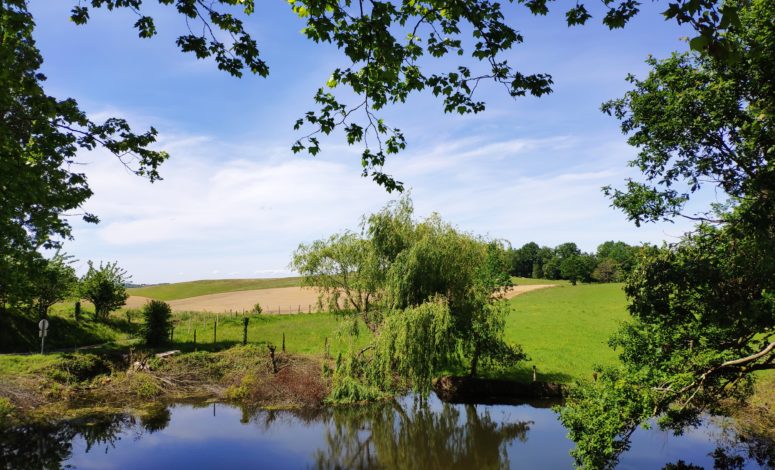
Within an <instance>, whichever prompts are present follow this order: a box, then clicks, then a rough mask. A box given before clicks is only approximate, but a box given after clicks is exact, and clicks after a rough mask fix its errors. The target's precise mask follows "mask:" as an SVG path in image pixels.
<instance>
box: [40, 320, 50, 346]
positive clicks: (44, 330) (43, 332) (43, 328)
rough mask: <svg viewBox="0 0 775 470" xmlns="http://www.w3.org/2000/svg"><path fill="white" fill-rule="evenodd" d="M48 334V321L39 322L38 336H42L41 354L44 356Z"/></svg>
mask: <svg viewBox="0 0 775 470" xmlns="http://www.w3.org/2000/svg"><path fill="white" fill-rule="evenodd" d="M47 334H48V320H46V319H45V318H44V319H43V320H41V321H39V322H38V336H40V353H41V354H44V348H45V345H46V335H47Z"/></svg>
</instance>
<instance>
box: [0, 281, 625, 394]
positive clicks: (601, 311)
mask: <svg viewBox="0 0 775 470" xmlns="http://www.w3.org/2000/svg"><path fill="white" fill-rule="evenodd" d="M298 282H299V278H284V279H252V280H221V281H195V282H186V283H179V284H167V285H160V286H151V287H145V288H139V289H131V290H130V292H131V293H132V295H144V296H149V297H153V298H159V299H176V298H185V297H190V296H195V295H204V294H207V293H215V292H229V291H233V290H247V289H258V288H270V287H282V286H289V285H298ZM514 282H515V284H516V285H531V284H556V285H557V286H556V287H552V288H547V289H541V290H537V291H533V292H528V293H525V294H522V295H519V296H517V297H514V298H512V299H510V300H509V301H508V302H509V304H510V305H511V310H512V311H511V313H510V314H509V316H508V318H507V323H506V339H507V340H508V341H509V342H512V343H518V344H521V345H522V346H523V348H524V350H525V352H526V353H527V354H528V356H529V357H530V360H529V361H527V362H524V363H521V364H520V365H519V366H518V367H515V368H513V369H510V370H505V371H498V372H497V373H495V372H489V373H488V372H487V371H486V370H482V372H483V373H484V374H485V375H493V376H498V377H504V378H516V379H519V380H523V381H529V380H530V379H531V375H532V372H531V367H532V366H533V365H535V366H536V367H537V370H538V376H539V379H540V380H547V381H555V382H564V383H570V382H573V381H574V380H577V379H588V378H590V377H591V374H592V368H593V366H594V365H595V364H611V363H613V362H614V361H615V360H616V353H615V351H613V350H611V349H610V348H609V347H608V345H607V340H608V337H609V336H610V335H611V333H613V332H614V331H615V330H616V328H617V326H618V324H619V323H620V322H621V321H623V320H624V319H625V318H626V309H625V296H624V292H623V291H622V286H621V284H580V285H577V286H570V285H569V284H568V283H567V282H566V281H548V280H542V279H523V278H515V279H514ZM86 307H87V309H88V306H86ZM71 310H72V306H71V305H69V304H68V305H63V306H60V307H58V308H55V309H53V311H52V313H51V321H52V326H51V329H50V336H49V337H48V338H47V344H48V345H49V347H50V348H51V349H57V348H62V349H65V348H72V347H75V346H85V345H92V344H99V343H109V342H112V343H114V344H113V345H112V346H113V347H123V348H126V346H127V345H129V344H132V343H137V342H138V341H139V340H133V339H132V337H133V336H134V335H135V334H136V332H137V330H138V327H139V322H140V321H141V320H140V318H139V317H138V314H137V313H136V312H133V316H132V318H131V322H129V321H128V319H127V317H126V312H125V311H118V312H115V313H114V314H113V315H112V317H111V319H110V322H109V323H106V324H103V323H98V322H94V321H93V320H90V315H89V314H88V313H85V315H84V319H82V320H81V321H79V322H77V323H76V322H75V321H74V319H73V318H72V311H71ZM243 318H245V317H243V316H242V315H236V316H235V315H229V314H225V313H222V314H219V315H218V314H213V313H204V312H178V313H175V314H174V323H175V329H174V332H173V342H172V344H170V345H169V346H168V347H167V348H166V349H180V350H183V351H193V350H194V349H197V350H221V349H224V348H228V347H230V346H234V345H237V344H241V343H242V335H243ZM247 318H248V342H249V343H251V344H258V345H262V344H266V343H270V342H271V343H273V344H274V345H276V346H277V348H278V351H279V350H280V348H281V345H282V337H283V333H285V345H286V350H287V351H288V352H291V353H294V354H302V355H311V356H322V355H323V354H324V347H325V344H326V339H328V344H329V352H330V354H331V355H332V356H336V354H337V353H338V352H340V351H345V350H346V349H347V347H348V341H349V339H348V338H347V337H346V336H345V335H341V334H339V332H340V330H341V325H342V323H341V321H340V320H339V319H338V318H337V316H336V315H333V314H329V313H313V314H297V315H267V314H263V315H255V314H253V315H248V316H247ZM216 319H217V321H218V326H217V331H216V341H215V343H213V323H214V322H215V321H216ZM27 323H29V322H25V323H24V324H23V325H22V324H17V325H5V326H13V330H14V334H13V336H14V337H16V338H19V337H22V336H24V337H25V338H26V339H25V342H24V344H19V345H16V347H15V348H14V349H12V350H13V351H27V352H35V351H36V350H37V348H39V344H40V343H39V342H38V338H37V328H36V325H35V324H33V323H29V324H27ZM22 329H23V330H24V331H28V330H29V331H33V332H34V334H27V335H20V331H21V330H22ZM16 330H18V331H16ZM29 331H28V333H29ZM194 331H196V335H197V338H196V339H197V341H196V344H195V343H194ZM6 332H9V334H10V332H11V329H10V328H9V329H6ZM360 332H361V334H360V336H359V338H358V339H357V340H356V343H357V344H356V346H361V345H365V344H366V343H367V342H368V339H369V337H370V335H371V333H370V332H369V331H368V330H367V329H366V328H365V327H363V326H362V327H361V328H360ZM108 347H111V346H110V345H109V346H108ZM4 351H9V349H7V348H5V349H4ZM53 356H54V355H49V356H46V358H47V359H43V358H42V357H41V356H39V355H35V354H33V355H30V356H16V355H0V373H13V372H14V371H18V370H20V368H21V369H24V368H26V367H35V359H34V358H36V357H37V358H40V359H41V360H42V361H49V360H50V359H48V358H50V357H53ZM454 372H461V373H462V372H463V371H454Z"/></svg>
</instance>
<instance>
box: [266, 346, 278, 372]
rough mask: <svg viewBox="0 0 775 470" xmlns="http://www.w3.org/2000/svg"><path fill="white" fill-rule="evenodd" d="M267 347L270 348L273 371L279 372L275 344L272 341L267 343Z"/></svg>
mask: <svg viewBox="0 0 775 470" xmlns="http://www.w3.org/2000/svg"><path fill="white" fill-rule="evenodd" d="M266 347H267V348H268V349H269V360H271V361H272V372H273V373H275V374H276V373H277V362H276V361H275V358H274V351H275V345H274V344H272V343H269V344H267V345H266Z"/></svg>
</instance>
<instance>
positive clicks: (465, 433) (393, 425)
mask: <svg viewBox="0 0 775 470" xmlns="http://www.w3.org/2000/svg"><path fill="white" fill-rule="evenodd" d="M329 423H330V424H329V425H328V426H327V427H326V431H325V437H324V440H325V443H326V445H325V447H323V448H320V449H318V450H316V451H315V454H314V457H313V460H314V467H316V468H318V469H339V468H351V469H367V468H461V469H462V468H465V469H470V468H509V467H510V464H509V456H508V453H507V444H509V443H510V442H511V441H514V440H515V439H516V440H519V441H522V442H525V441H526V440H527V434H528V431H529V430H530V424H532V423H531V422H503V423H498V422H496V421H495V420H493V418H492V417H491V415H490V413H489V411H487V410H485V411H484V412H477V410H476V408H475V407H474V406H472V405H468V406H464V407H462V409H461V407H458V406H452V405H446V404H445V405H443V406H442V407H441V409H440V410H434V409H432V408H431V407H429V406H420V405H415V406H413V407H411V408H410V409H408V410H407V409H405V408H404V407H403V406H402V405H401V404H399V403H392V404H390V406H381V407H362V408H352V409H339V410H334V411H333V412H332V413H331V417H330V419H329Z"/></svg>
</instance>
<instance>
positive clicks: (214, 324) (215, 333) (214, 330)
mask: <svg viewBox="0 0 775 470" xmlns="http://www.w3.org/2000/svg"><path fill="white" fill-rule="evenodd" d="M217 337H218V322H217V321H214V322H213V344H215V340H216V338H217Z"/></svg>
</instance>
